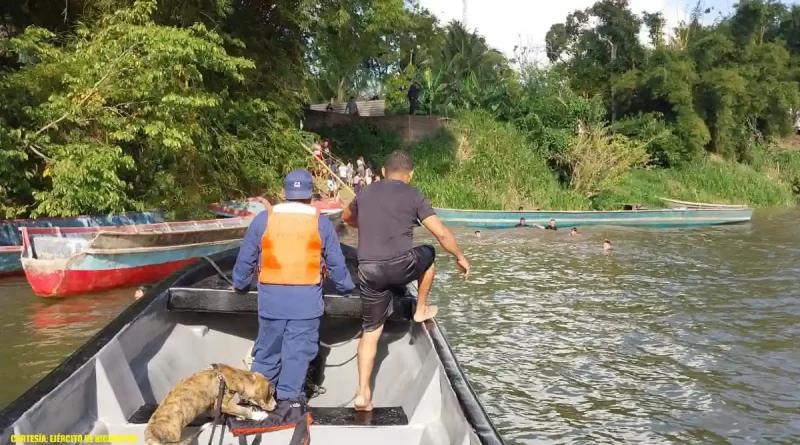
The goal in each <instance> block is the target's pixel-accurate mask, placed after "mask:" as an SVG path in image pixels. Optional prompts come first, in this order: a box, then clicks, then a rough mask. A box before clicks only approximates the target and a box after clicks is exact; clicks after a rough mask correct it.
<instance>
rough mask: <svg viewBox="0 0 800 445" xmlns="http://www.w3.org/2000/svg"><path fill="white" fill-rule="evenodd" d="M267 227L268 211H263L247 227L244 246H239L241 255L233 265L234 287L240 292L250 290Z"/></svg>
mask: <svg viewBox="0 0 800 445" xmlns="http://www.w3.org/2000/svg"><path fill="white" fill-rule="evenodd" d="M266 227H267V212H261V213H259V214H258V215H256V217H255V218H253V221H251V222H250V227H248V228H247V233H245V235H244V240H243V241H242V247H241V248H239V255H238V256H237V257H236V264H235V265H234V266H233V288H234V289H235V290H236V291H238V292H247V291H249V290H250V282H251V281H252V279H253V272H254V271H255V269H256V266H257V265H258V257H259V255H261V237H262V236H264V230H265V229H266Z"/></svg>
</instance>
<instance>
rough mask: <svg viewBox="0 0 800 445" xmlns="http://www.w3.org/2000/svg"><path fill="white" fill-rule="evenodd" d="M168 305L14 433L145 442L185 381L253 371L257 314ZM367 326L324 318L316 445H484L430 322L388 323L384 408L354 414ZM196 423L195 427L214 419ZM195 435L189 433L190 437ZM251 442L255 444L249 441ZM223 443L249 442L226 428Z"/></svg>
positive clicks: (151, 311)
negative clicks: (215, 367)
mask: <svg viewBox="0 0 800 445" xmlns="http://www.w3.org/2000/svg"><path fill="white" fill-rule="evenodd" d="M336 298H347V297H336ZM164 303H165V301H159V300H156V301H154V302H153V304H152V305H151V307H149V308H148V309H147V310H145V311H144V312H143V313H142V314H141V315H140V316H139V317H138V319H137V320H136V322H134V323H131V324H129V325H128V326H126V327H125V329H124V330H123V331H122V332H121V333H120V335H118V336H115V337H113V338H111V339H109V341H108V343H107V344H106V345H105V346H104V347H103V348H102V349H101V350H100V351H99V352H98V353H97V354H96V355H95V356H94V357H93V358H92V360H91V361H90V362H88V363H87V365H86V366H84V367H81V368H79V369H77V370H75V372H74V374H73V375H72V378H70V379H68V380H66V381H64V382H63V383H62V384H61V385H59V387H58V388H56V390H55V391H54V392H53V393H52V394H51V395H50V396H51V398H50V401H57V402H56V403H47V404H41V405H39V406H38V407H37V408H38V409H37V410H35V411H32V412H31V413H26V414H25V415H23V417H22V418H20V421H19V422H18V423H17V427H15V431H16V433H17V434H39V433H44V434H134V435H136V436H137V437H138V440H139V441H143V439H144V429H145V427H146V422H147V420H148V419H149V418H150V416H151V415H152V412H153V411H154V410H155V408H156V406H157V404H158V403H159V402H160V401H161V400H163V398H164V397H165V396H166V395H167V393H168V392H169V391H170V389H172V388H173V387H174V386H175V385H177V384H178V383H179V382H180V381H181V380H182V379H184V378H186V377H187V376H189V375H191V374H192V373H194V372H196V371H198V370H200V369H203V368H206V367H208V366H209V365H210V364H211V363H225V364H228V365H231V366H237V367H240V368H246V367H245V361H246V357H247V355H248V354H249V353H250V350H251V347H252V346H253V342H254V340H255V335H256V333H257V331H258V329H257V328H258V326H257V325H258V320H257V317H255V316H254V314H236V313H213V312H207V313H202V312H194V311H186V312H184V311H180V310H177V311H176V310H169V311H165V310H163V309H161V308H156V307H153V306H157V305H159V304H164ZM326 304H327V302H326ZM360 322H361V320H360V318H354V317H336V316H328V315H326V316H324V317H323V320H322V325H321V328H320V339H321V341H322V342H324V343H325V344H327V345H329V347H328V346H321V347H320V354H319V356H318V358H317V360H315V362H316V363H315V364H314V366H316V367H318V368H317V369H318V370H319V371H320V375H319V376H318V378H317V380H318V384H319V385H320V386H321V387H322V388H324V390H323V391H320V394H319V395H318V396H317V397H314V398H312V399H311V400H309V405H310V407H311V413H312V417H313V419H314V423H313V426H312V428H311V437H312V441H313V443H314V444H315V445H325V444H336V445H341V444H352V443H370V442H380V443H381V444H382V445H393V444H398V445H399V444H420V445H435V444H471V443H476V442H475V436H474V434H473V432H472V430H471V428H470V426H469V424H466V423H465V422H462V421H456V420H455V419H453V418H451V417H453V416H456V417H458V416H459V414H457V413H459V412H460V408H459V404H458V400H457V399H456V396H455V394H454V393H453V392H452V391H450V388H449V383H448V380H447V377H446V375H445V373H444V370H443V369H442V367H441V362H440V360H439V358H438V356H437V353H436V350H435V348H434V345H433V343H432V341H431V338H430V336H428V335H426V333H425V329H427V327H426V326H427V325H426V324H419V323H410V322H407V321H397V320H394V321H389V322H387V324H386V328H385V330H384V333H383V337H382V339H381V342H380V345H379V349H378V355H377V357H376V362H375V372H374V373H373V385H372V387H373V403H374V405H375V407H376V408H375V410H374V412H373V413H372V414H365V413H357V412H356V411H355V410H354V409H353V408H352V400H353V397H354V395H355V391H356V386H357V375H358V374H357V368H356V351H357V345H358V338H359V332H360V328H361V325H360ZM63 406H69V407H71V409H70V410H64V409H63V408H62V407H63ZM39 419H47V422H42V421H41V420H39ZM198 420H199V422H195V425H198V424H202V423H204V420H207V419H202V418H200V419H198ZM376 427H377V428H376ZM196 430H197V428H196V426H195V427H191V426H190V427H188V428H186V429H185V430H184V436H188V435H190V434H191V433H193V432H195V431H196ZM219 431H220V430H219V428H218V429H217V432H216V434H217V435H219V434H220V432H219ZM387 431H389V433H388V434H387ZM210 434H211V429H210V428H208V429H205V430H204V431H203V432H201V433H200V434H199V436H197V438H195V439H194V440H193V441H192V442H191V443H193V444H206V443H208V440H209V436H210ZM291 435H292V430H283V431H275V432H270V433H266V434H264V435H263V436H264V437H263V438H262V437H261V435H256V438H257V440H259V441H263V443H269V444H286V443H289V440H290V438H291ZM253 440H256V439H255V438H252V437H249V436H248V437H247V441H248V443H250V441H253ZM214 441H215V442H217V441H218V438H214ZM222 443H225V444H237V445H239V444H240V443H241V442H240V438H238V437H234V436H233V435H232V434H231V433H230V432H229V431H228V430H227V429H225V433H224V437H223V442H222Z"/></svg>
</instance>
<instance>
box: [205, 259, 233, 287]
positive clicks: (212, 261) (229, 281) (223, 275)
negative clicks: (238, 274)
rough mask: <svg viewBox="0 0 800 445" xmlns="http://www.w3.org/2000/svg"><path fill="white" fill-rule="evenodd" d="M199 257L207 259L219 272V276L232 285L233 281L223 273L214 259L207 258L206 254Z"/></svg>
mask: <svg viewBox="0 0 800 445" xmlns="http://www.w3.org/2000/svg"><path fill="white" fill-rule="evenodd" d="M200 258H202V259H204V260H206V261H208V262H209V263H210V264H211V265H212V266H213V267H214V269H216V270H217V273H218V274H219V276H221V277H222V278H223V279H224V280H225V281H227V282H228V284H230V285H231V286H233V281H231V279H230V278H228V276H227V275H225V272H223V271H222V269H220V268H219V266H217V263H215V262H214V260H212V259H211V258H209V257H207V256H201V257H200Z"/></svg>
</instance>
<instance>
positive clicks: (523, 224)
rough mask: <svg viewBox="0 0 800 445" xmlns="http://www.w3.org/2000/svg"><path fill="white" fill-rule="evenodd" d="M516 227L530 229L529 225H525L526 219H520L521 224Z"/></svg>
mask: <svg viewBox="0 0 800 445" xmlns="http://www.w3.org/2000/svg"><path fill="white" fill-rule="evenodd" d="M514 227H528V225H527V224H525V218H520V219H519V224H517V225H516V226H514Z"/></svg>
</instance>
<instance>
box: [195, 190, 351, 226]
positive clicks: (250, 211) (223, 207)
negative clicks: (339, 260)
mask: <svg viewBox="0 0 800 445" xmlns="http://www.w3.org/2000/svg"><path fill="white" fill-rule="evenodd" d="M311 205H313V206H314V207H316V208H318V209H319V211H320V213H322V214H323V215H327V216H328V218H330V219H331V220H332V221H333V222H336V221H335V219H336V215H339V219H341V211H343V210H344V206H343V205H342V204H341V203H340V202H338V201H335V200H330V199H326V200H322V201H314V202H312V203H311ZM269 206H270V203H269V201H267V200H266V199H264V198H262V197H260V196H257V197H254V198H247V199H245V200H242V201H226V202H223V203H220V204H211V205H210V206H208V208H209V210H211V211H212V212H213V213H214V214H215V215H217V216H221V217H224V218H233V217H237V216H238V217H247V216H255V215H258V214H259V213H261V212H263V211H264V210H267V209H268V208H269Z"/></svg>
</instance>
